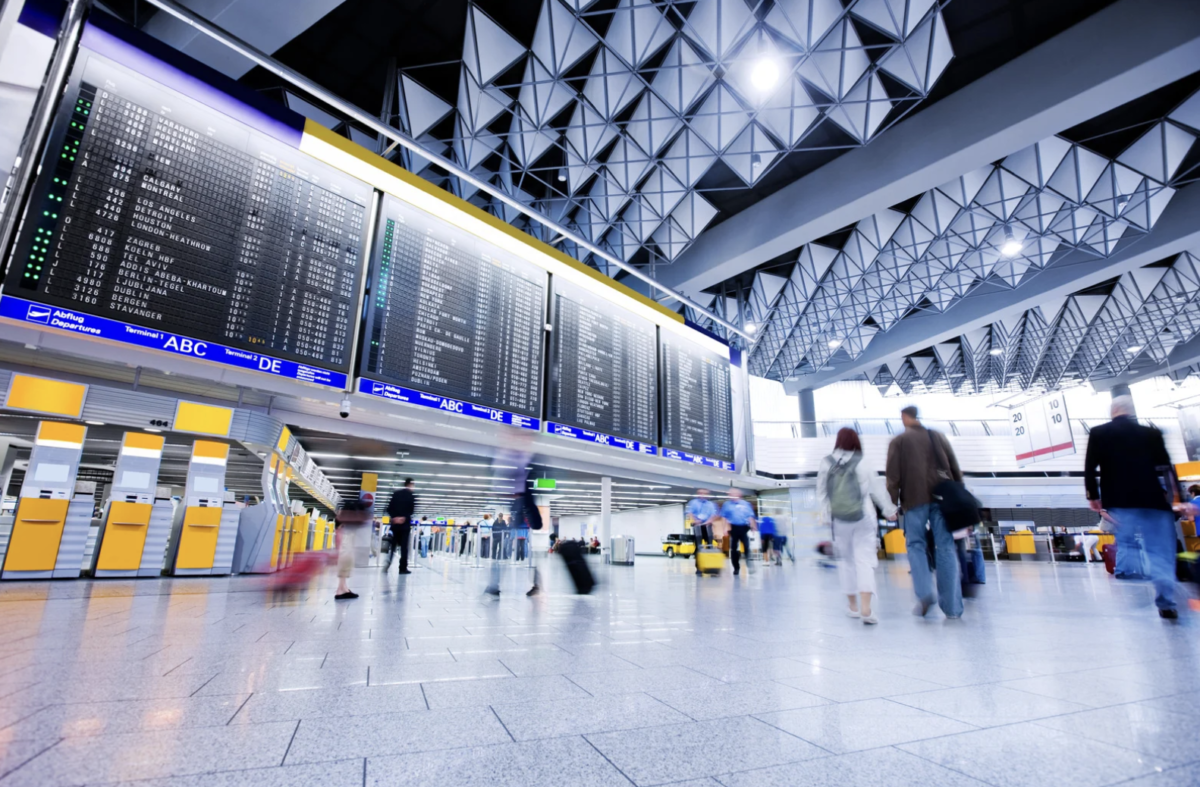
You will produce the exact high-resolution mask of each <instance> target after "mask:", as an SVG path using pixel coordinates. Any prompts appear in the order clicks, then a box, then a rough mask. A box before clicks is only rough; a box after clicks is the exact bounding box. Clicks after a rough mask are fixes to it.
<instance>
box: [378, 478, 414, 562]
mask: <svg viewBox="0 0 1200 787" xmlns="http://www.w3.org/2000/svg"><path fill="white" fill-rule="evenodd" d="M416 507H417V498H416V496H415V495H414V494H413V480H412V479H411V478H406V479H404V486H402V487H401V488H399V489H397V490H396V491H395V492H392V499H391V500H389V501H388V507H387V512H388V517H389V518H390V519H391V523H392V524H391V527H392V550H391V551H390V552H388V557H387V562H386V563H384V564H383V571H384V573H385V574H386V573H387V570H388V569H389V568H391V567H392V557H393V556H394V555H395V554H396V550H397V549H399V550H400V573H401V574H411V573H412V572H411V571H409V570H408V551H409V540H410V537H411V534H412V515H413V509H415V508H416Z"/></svg>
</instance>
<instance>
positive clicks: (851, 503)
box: [825, 454, 863, 522]
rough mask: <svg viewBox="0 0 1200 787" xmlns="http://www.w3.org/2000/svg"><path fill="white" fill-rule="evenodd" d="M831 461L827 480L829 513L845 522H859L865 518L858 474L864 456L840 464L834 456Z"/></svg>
mask: <svg viewBox="0 0 1200 787" xmlns="http://www.w3.org/2000/svg"><path fill="white" fill-rule="evenodd" d="M829 461H830V463H831V464H830V466H829V474H828V475H827V476H826V478H825V491H826V492H827V493H828V495H829V513H830V514H832V515H833V518H834V519H840V520H842V521H843V522H857V521H858V520H860V519H862V517H863V496H862V487H861V486H860V485H859V483H858V472H857V470H858V463H859V462H860V461H862V454H855V455H854V456H853V457H851V458H850V459H849V461H846V462H838V461H837V460H836V459H834V458H833V457H832V456H831V457H830V458H829Z"/></svg>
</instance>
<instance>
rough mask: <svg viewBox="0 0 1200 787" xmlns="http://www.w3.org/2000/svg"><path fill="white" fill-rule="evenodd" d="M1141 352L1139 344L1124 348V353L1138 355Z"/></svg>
mask: <svg viewBox="0 0 1200 787" xmlns="http://www.w3.org/2000/svg"><path fill="white" fill-rule="evenodd" d="M1141 351H1142V345H1140V344H1135V345H1133V346H1132V347H1126V348H1125V352H1127V353H1140V352H1141Z"/></svg>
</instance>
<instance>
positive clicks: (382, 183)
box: [301, 120, 684, 323]
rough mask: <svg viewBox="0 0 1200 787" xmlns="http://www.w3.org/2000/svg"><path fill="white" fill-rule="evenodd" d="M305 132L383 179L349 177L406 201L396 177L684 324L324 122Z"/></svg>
mask: <svg viewBox="0 0 1200 787" xmlns="http://www.w3.org/2000/svg"><path fill="white" fill-rule="evenodd" d="M304 133H305V135H306V136H309V137H311V138H313V139H315V140H317V141H319V142H322V143H324V144H326V145H329V146H330V147H333V148H336V149H337V150H339V151H341V152H342V153H345V154H347V155H349V156H352V157H354V158H356V159H358V160H359V161H361V162H363V163H365V164H366V165H367V166H368V168H369V169H373V170H376V171H377V172H378V173H379V174H380V175H382V176H383V177H376V178H374V179H372V178H371V177H370V175H371V174H372V173H371V172H370V171H369V170H368V171H366V172H363V171H354V172H347V174H350V175H353V176H355V177H358V178H361V179H363V180H366V181H367V182H368V183H370V184H371V185H372V186H374V187H376V188H378V189H380V190H381V191H384V192H387V193H389V194H392V195H393V196H395V197H399V198H401V199H403V198H404V196H403V195H401V194H395V193H394V191H395V189H394V188H392V189H389V188H388V185H389V184H388V182H387V178H389V177H390V178H395V179H397V180H399V181H401V182H403V183H404V184H405V185H408V186H411V187H413V188H415V189H418V190H420V191H421V192H423V193H424V194H427V195H429V196H431V197H434V198H435V199H438V200H440V201H441V202H443V203H445V204H446V205H447V206H449V207H450V208H453V209H454V210H457V211H460V212H462V213H465V214H466V215H468V216H470V217H471V218H472V219H475V220H477V221H481V222H483V223H484V224H487V225H488V226H489V227H491V228H493V229H495V230H498V231H500V232H502V233H504V234H505V235H507V236H509V237H510V238H513V239H514V240H517V241H519V242H521V243H523V244H525V245H526V246H528V247H529V248H531V249H533V250H535V251H537V252H539V253H541V254H545V255H547V256H549V257H551V258H552V259H554V260H555V261H556V262H559V263H561V264H563V265H566V266H567V267H569V268H571V269H573V270H574V271H576V272H577V273H581V274H583V275H585V276H587V277H588V278H590V279H592V280H593V281H595V282H596V283H598V284H602V285H604V286H605V287H609V288H611V289H613V290H615V291H616V292H617V293H619V294H620V295H623V296H625V297H627V298H631V299H633V300H634V301H636V302H637V303H638V304H640V305H642V306H645V307H648V308H650V309H653V310H654V311H656V312H658V313H659V314H660V315H661V316H663V317H666V318H668V319H670V320H672V321H674V322H677V323H683V321H684V319H683V315H682V314H679V313H678V312H675V311H672V310H671V309H668V308H667V307H666V306H663V305H662V304H661V303H658V302H657V301H655V300H653V299H651V298H647V297H646V296H645V295H642V294H641V293H640V292H638V291H637V290H634V289H631V288H630V287H627V286H626V285H624V284H622V283H620V282H619V281H616V280H615V279H611V278H609V277H608V276H605V275H604V274H603V273H601V272H600V271H598V270H596V269H595V268H591V267H589V266H587V265H584V264H583V263H582V262H580V261H579V260H577V259H575V258H574V257H571V256H568V255H566V254H563V253H562V252H561V251H559V250H558V249H556V248H554V247H553V246H551V245H549V244H548V243H544V242H542V241H540V240H538V239H537V238H534V237H533V236H532V235H529V234H528V233H525V232H522V231H521V230H519V229H517V228H516V227H514V226H512V225H511V224H508V223H507V222H505V221H501V220H500V219H498V218H496V217H495V216H493V215H492V214H490V213H488V212H487V211H485V210H481V209H480V208H477V207H475V206H474V205H472V204H471V203H469V202H467V201H466V200H464V199H460V198H459V197H456V196H454V195H453V194H451V193H449V192H448V191H445V190H443V189H440V188H438V187H437V186H435V185H433V184H432V183H430V182H429V181H427V180H425V179H424V178H421V177H418V176H417V175H414V174H412V173H411V172H409V171H408V170H406V169H404V168H403V167H400V166H397V165H396V164H393V163H392V162H390V161H388V160H387V159H385V158H383V157H382V156H380V155H378V154H376V153H372V152H371V151H369V150H367V149H366V148H364V147H362V146H361V145H358V144H355V143H354V142H351V141H350V140H348V139H346V138H345V137H343V136H341V135H340V134H337V133H334V132H333V131H330V130H329V129H327V128H325V127H324V126H322V125H321V124H320V123H317V122H315V121H313V120H305V121H304ZM301 149H304V142H303V140H301ZM305 152H306V153H308V154H309V155H314V153H315V152H316V151H313V150H311V149H308V150H305ZM314 158H319V159H320V158H321V157H320V156H319V155H314ZM321 160H322V161H325V163H326V164H329V165H331V166H334V167H337V166H338V164H337V162H336V161H328V160H325V159H321ZM418 207H420V206H418ZM463 229H466V228H465V227H464V228H463ZM468 231H469V230H468ZM531 262H534V263H536V262H537V261H536V260H531ZM543 267H544V266H543Z"/></svg>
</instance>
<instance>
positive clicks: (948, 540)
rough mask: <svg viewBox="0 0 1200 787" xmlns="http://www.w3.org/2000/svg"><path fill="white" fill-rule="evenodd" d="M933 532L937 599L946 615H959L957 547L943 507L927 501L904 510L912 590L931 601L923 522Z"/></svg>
mask: <svg viewBox="0 0 1200 787" xmlns="http://www.w3.org/2000/svg"><path fill="white" fill-rule="evenodd" d="M927 522H928V523H929V530H930V532H932V534H933V544H934V550H935V552H936V563H937V569H936V571H937V601H938V606H940V607H941V608H942V612H944V613H945V614H946V617H949V618H956V617H959V616H961V615H962V612H963V600H962V587H961V586H960V585H959V575H960V572H959V566H958V549H957V547H955V545H954V536H952V535H951V534H950V531H949V530H947V529H946V520H945V519H943V518H942V509H941V508H939V507H938V505H937V503H926V504H925V505H923V506H916V507H914V508H911V509H909V510H907V511H905V512H904V541H905V544H906V546H907V548H908V566H909V568H910V569H911V570H912V581H913V590H914V591H915V592H916V594H917V598H918V599H920V601H921V602H922V603H924V604H932V603H933V600H934V593H933V572H932V571H931V570H930V568H929V553H928V552H927V551H926V541H925V523H927Z"/></svg>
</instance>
